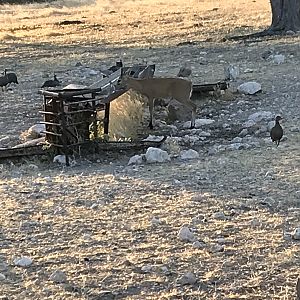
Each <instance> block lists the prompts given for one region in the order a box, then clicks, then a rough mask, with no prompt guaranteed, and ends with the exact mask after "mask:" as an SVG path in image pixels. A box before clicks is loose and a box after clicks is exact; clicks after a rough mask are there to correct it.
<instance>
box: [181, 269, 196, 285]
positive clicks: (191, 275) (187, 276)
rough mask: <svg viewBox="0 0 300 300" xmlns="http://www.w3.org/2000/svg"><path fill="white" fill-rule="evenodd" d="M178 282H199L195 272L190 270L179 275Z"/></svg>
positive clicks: (184, 283) (182, 283) (183, 283)
mask: <svg viewBox="0 0 300 300" xmlns="http://www.w3.org/2000/svg"><path fill="white" fill-rule="evenodd" d="M176 282H177V283H178V284H181V285H186V284H195V283H196V282H197V278H196V276H195V274H194V273H192V272H188V273H186V274H184V275H183V276H181V277H179V278H178V279H177V281H176Z"/></svg>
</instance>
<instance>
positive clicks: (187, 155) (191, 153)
mask: <svg viewBox="0 0 300 300" xmlns="http://www.w3.org/2000/svg"><path fill="white" fill-rule="evenodd" d="M180 158H181V159H183V160H188V159H197V158H199V153H198V152H197V151H195V150H193V149H189V150H183V151H181V152H180Z"/></svg>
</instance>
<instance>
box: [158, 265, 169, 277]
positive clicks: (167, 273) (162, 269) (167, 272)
mask: <svg viewBox="0 0 300 300" xmlns="http://www.w3.org/2000/svg"><path fill="white" fill-rule="evenodd" d="M160 269H161V271H162V272H163V273H164V274H165V275H170V274H171V272H170V270H169V269H168V268H167V267H166V266H162V267H161V268H160Z"/></svg>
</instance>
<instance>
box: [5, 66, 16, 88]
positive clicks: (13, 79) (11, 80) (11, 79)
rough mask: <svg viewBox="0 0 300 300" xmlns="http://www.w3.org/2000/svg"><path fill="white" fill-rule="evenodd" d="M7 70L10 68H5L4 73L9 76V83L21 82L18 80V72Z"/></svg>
mask: <svg viewBox="0 0 300 300" xmlns="http://www.w3.org/2000/svg"><path fill="white" fill-rule="evenodd" d="M7 71H8V69H5V70H4V75H5V76H6V78H7V82H8V84H9V85H10V84H11V83H15V84H19V82H18V77H17V75H16V73H13V72H10V73H7Z"/></svg>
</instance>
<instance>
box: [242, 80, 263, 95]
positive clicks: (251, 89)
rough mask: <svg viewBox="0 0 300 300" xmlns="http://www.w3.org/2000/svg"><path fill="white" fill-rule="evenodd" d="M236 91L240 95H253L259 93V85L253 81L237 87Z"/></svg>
mask: <svg viewBox="0 0 300 300" xmlns="http://www.w3.org/2000/svg"><path fill="white" fill-rule="evenodd" d="M238 91H239V92H240V93H241V94H246V95H254V94H256V93H258V92H260V91H261V84H260V83H258V82H255V81H249V82H245V83H242V84H241V85H239V86H238Z"/></svg>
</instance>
